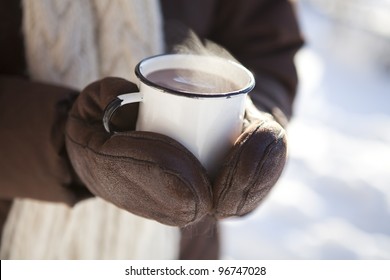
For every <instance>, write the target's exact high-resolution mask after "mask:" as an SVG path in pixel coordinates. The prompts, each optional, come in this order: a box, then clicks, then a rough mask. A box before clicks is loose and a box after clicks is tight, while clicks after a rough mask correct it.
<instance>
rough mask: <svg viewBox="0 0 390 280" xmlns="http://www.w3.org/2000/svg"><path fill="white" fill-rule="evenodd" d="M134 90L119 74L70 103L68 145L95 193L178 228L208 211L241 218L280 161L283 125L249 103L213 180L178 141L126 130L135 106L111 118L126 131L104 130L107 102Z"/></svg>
mask: <svg viewBox="0 0 390 280" xmlns="http://www.w3.org/2000/svg"><path fill="white" fill-rule="evenodd" d="M135 91H137V87H136V86H135V85H134V84H133V83H130V82H128V81H126V80H124V79H121V78H105V79H103V80H100V81H97V82H95V83H92V84H91V85H89V86H88V87H87V88H86V89H84V90H83V91H82V92H81V94H80V96H79V97H78V98H77V100H76V102H75V103H74V105H73V107H72V109H71V112H70V116H69V119H68V122H67V125H66V146H67V151H68V154H69V157H70V160H71V162H72V165H73V167H74V169H75V170H76V173H77V174H78V176H79V177H80V179H81V180H82V182H83V183H84V184H85V185H86V186H87V187H88V189H89V190H90V191H91V192H92V193H93V194H95V195H97V196H99V197H102V198H104V199H106V200H108V201H110V202H112V203H114V204H115V205H117V206H118V207H120V208H123V209H126V210H128V211H130V212H132V213H134V214H137V215H140V216H142V217H145V218H149V219H154V220H156V221H158V222H160V223H163V224H167V225H173V226H180V227H184V226H188V225H189V224H194V223H196V222H198V221H200V220H201V219H202V218H204V217H205V216H206V215H208V216H211V217H213V218H214V219H216V220H218V219H222V218H226V217H230V216H241V215H244V214H246V213H248V212H250V211H252V210H253V209H255V208H256V207H257V206H258V205H259V203H260V202H261V201H262V200H263V198H264V197H265V196H266V194H267V193H268V192H269V191H270V189H271V188H272V186H273V185H274V184H275V182H276V180H277V179H278V178H279V176H280V174H281V171H282V169H283V166H284V163H285V159H286V138H285V133H284V129H283V128H282V127H281V126H280V125H279V124H278V123H277V122H276V121H274V120H273V118H272V117H271V116H270V115H268V114H264V113H259V112H257V111H256V109H254V107H252V109H251V110H252V111H253V110H254V111H255V113H254V114H251V113H250V110H249V108H250V107H249V106H248V109H247V113H246V125H245V129H244V131H243V133H242V135H241V136H240V137H239V138H238V139H237V141H236V143H235V144H234V147H233V148H232V149H231V152H230V153H229V155H228V156H227V158H226V160H225V163H224V164H223V166H222V168H221V170H220V172H219V174H218V175H217V177H216V179H215V180H211V179H210V178H208V176H207V173H206V171H205V169H204V168H203V167H202V166H201V164H200V162H199V161H198V160H197V159H196V158H195V156H194V155H193V154H192V153H190V152H189V151H188V150H187V149H186V148H185V147H184V146H182V145H181V144H179V143H178V142H177V141H175V140H173V139H172V138H170V137H168V136H164V135H161V134H158V133H153V132H144V131H134V130H131V129H134V126H135V122H136V113H135V112H136V110H137V108H136V105H134V104H132V105H131V106H133V107H129V108H127V109H125V110H123V111H124V112H122V113H119V115H121V114H122V116H120V117H116V119H117V122H116V126H117V127H119V128H120V127H125V128H124V130H126V127H127V128H130V129H127V130H126V131H123V132H116V133H113V134H109V133H107V132H106V131H105V130H104V128H103V124H102V118H103V111H104V108H105V107H106V106H107V104H109V103H110V101H111V100H113V99H114V98H115V97H116V96H117V95H119V94H124V93H128V92H135ZM126 111H127V112H126ZM124 120H126V121H124ZM114 121H115V119H114ZM114 125H115V124H114Z"/></svg>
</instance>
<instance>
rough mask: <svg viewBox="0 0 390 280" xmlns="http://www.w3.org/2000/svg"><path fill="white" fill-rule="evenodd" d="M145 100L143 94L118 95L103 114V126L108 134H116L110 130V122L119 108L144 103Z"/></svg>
mask: <svg viewBox="0 0 390 280" xmlns="http://www.w3.org/2000/svg"><path fill="white" fill-rule="evenodd" d="M143 99H144V96H143V94H142V93H141V92H132V93H125V94H121V95H118V96H117V97H116V98H115V99H114V100H112V101H111V102H110V103H108V105H107V106H106V108H105V109H104V113H103V126H104V128H105V130H106V131H107V132H108V133H112V132H114V131H112V130H111V128H110V122H111V118H112V116H113V115H114V113H115V111H116V110H117V109H118V108H119V107H121V106H123V105H125V104H129V103H136V102H142V100H143Z"/></svg>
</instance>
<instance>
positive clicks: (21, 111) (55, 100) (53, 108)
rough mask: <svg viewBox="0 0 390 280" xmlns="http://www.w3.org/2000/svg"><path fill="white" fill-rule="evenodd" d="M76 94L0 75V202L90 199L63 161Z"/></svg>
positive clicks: (65, 161) (71, 170)
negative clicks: (30, 199) (66, 135)
mask: <svg viewBox="0 0 390 280" xmlns="http://www.w3.org/2000/svg"><path fill="white" fill-rule="evenodd" d="M77 94H78V93H77V92H76V91H74V90H71V89H67V88H62V87H57V86H53V85H47V84H43V83H38V82H31V81H29V80H27V79H24V78H18V77H16V76H0V199H2V200H11V199H13V198H18V197H19V198H33V199H39V200H45V201H53V202H64V203H66V204H68V205H73V204H75V203H76V202H77V201H79V200H81V199H84V198H86V197H89V196H91V194H90V193H89V191H88V190H87V189H86V188H85V187H84V186H83V185H82V184H81V183H80V182H79V180H78V178H77V177H76V175H75V173H74V172H73V169H72V167H71V165H70V162H69V160H68V157H67V154H66V150H65V143H64V129H65V121H66V118H67V114H68V110H69V109H70V106H71V105H72V102H73V100H74V98H75V97H76V96H77Z"/></svg>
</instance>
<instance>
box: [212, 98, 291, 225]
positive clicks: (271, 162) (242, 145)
mask: <svg viewBox="0 0 390 280" xmlns="http://www.w3.org/2000/svg"><path fill="white" fill-rule="evenodd" d="M286 156H287V139H286V134H285V130H284V129H283V128H282V127H281V125H279V123H278V122H276V121H275V120H274V118H273V117H272V116H271V115H270V114H268V113H264V112H260V111H259V110H257V109H256V108H255V106H254V105H253V103H252V102H251V101H250V100H249V99H248V102H247V105H246V108H245V122H244V129H243V133H242V134H241V135H240V137H239V138H238V139H237V141H236V143H235V144H234V146H233V148H232V149H231V151H230V153H229V154H228V156H227V157H226V160H225V162H224V165H223V166H222V168H221V171H220V173H219V174H218V176H217V179H216V180H215V182H214V185H213V200H214V203H213V212H214V216H215V217H216V218H217V219H221V218H226V217H230V216H242V215H245V214H247V213H249V212H251V211H252V210H254V209H255V208H256V207H257V206H258V205H259V204H260V202H261V201H262V200H263V199H264V197H265V196H266V195H267V194H268V192H269V191H270V190H271V188H272V187H273V186H274V185H275V183H276V181H277V180H278V179H279V177H280V175H281V173H282V170H283V167H284V165H285V162H286Z"/></svg>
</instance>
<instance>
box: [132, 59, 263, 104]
mask: <svg viewBox="0 0 390 280" xmlns="http://www.w3.org/2000/svg"><path fill="white" fill-rule="evenodd" d="M178 55H179V56H180V55H181V56H203V57H206V56H205V55H197V54H159V55H154V56H150V57H147V58H144V59H142V60H141V61H140V62H139V63H138V64H137V65H136V67H135V70H134V72H135V75H136V76H137V77H138V79H140V81H141V82H142V83H144V84H146V85H148V86H150V87H153V88H155V89H158V90H160V91H163V92H165V93H170V94H174V95H179V96H185V97H191V98H223V97H226V98H230V97H232V96H236V95H241V94H246V93H249V92H250V91H251V90H252V89H253V88H254V87H255V78H254V76H253V74H252V72H250V71H249V70H248V69H247V68H245V67H244V66H243V65H241V64H240V63H237V62H235V61H233V60H230V59H225V58H223V57H218V56H210V57H212V58H219V59H224V60H226V61H227V62H228V63H231V64H233V65H235V66H236V67H239V68H240V69H241V70H243V71H244V72H246V73H247V74H248V77H249V82H248V84H247V86H245V87H243V88H241V89H238V90H234V91H229V92H226V93H218V94H202V93H195V92H188V91H180V90H176V89H172V88H168V87H164V86H162V85H159V84H157V83H154V82H152V81H150V80H149V79H148V78H146V77H145V76H144V75H143V74H142V72H141V65H142V64H143V63H144V62H146V61H148V60H151V59H154V58H157V57H162V56H178ZM166 69H169V68H166Z"/></svg>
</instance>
